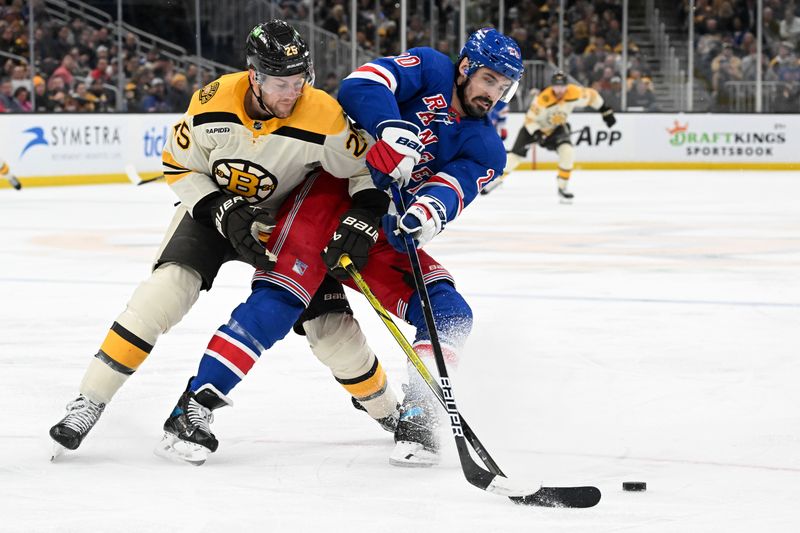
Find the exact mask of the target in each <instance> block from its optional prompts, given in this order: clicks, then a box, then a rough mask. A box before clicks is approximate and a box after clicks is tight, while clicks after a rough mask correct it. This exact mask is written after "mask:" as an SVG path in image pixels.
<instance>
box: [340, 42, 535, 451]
mask: <svg viewBox="0 0 800 533" xmlns="http://www.w3.org/2000/svg"><path fill="white" fill-rule="evenodd" d="M522 72H523V67H522V59H521V54H520V50H519V47H518V46H517V43H516V42H515V41H514V40H513V39H511V38H509V37H506V36H504V35H502V34H501V33H499V32H498V31H496V30H494V29H492V28H484V29H481V30H478V31H477V32H475V33H473V34H472V35H471V36H470V37H469V39H468V40H467V42H466V44H465V45H464V47H463V49H462V50H461V53H460V56H459V60H458V61H457V63H456V64H455V65H453V63H452V61H451V60H450V59H449V58H448V57H447V56H445V55H443V54H441V53H439V52H437V51H435V50H433V49H430V48H424V47H423V48H412V49H410V50H409V51H408V52H407V53H405V54H403V55H400V56H396V57H384V58H380V59H376V60H374V61H371V62H369V63H367V64H365V65H363V66H361V67H360V68H358V69H357V70H356V71H354V72H353V73H352V74H350V75H349V76H348V77H347V78H346V79H345V80H344V81H343V82H342V84H341V87H340V90H339V95H338V99H339V102H340V104H341V105H342V107H343V108H344V110H345V112H346V113H348V115H349V116H350V117H351V118H353V119H354V120H355V121H356V122H357V123H358V125H359V126H360V127H362V128H364V129H365V130H366V131H367V132H368V133H370V134H371V135H372V136H373V137H374V138H375V139H376V140H377V141H376V143H375V145H373V146H372V147H371V148H370V150H369V151H368V152H367V163H368V165H369V166H370V167H371V168H370V170H371V171H372V175H373V181H375V184H376V185H377V186H378V187H379V188H383V189H386V188H387V187H389V185H390V184H391V183H392V182H395V183H397V184H399V185H400V186H401V190H402V194H403V196H404V200H405V203H406V205H408V206H410V207H409V208H408V210H407V212H406V213H405V214H404V215H403V216H402V217H400V216H398V215H396V214H388V215H386V216H384V218H383V231H384V233H385V236H386V239H387V240H388V242H389V244H391V245H392V246H393V247H394V248H395V249H396V250H398V251H400V252H403V253H404V252H405V247H404V244H403V242H404V239H403V235H402V234H403V233H406V234H410V235H411V236H412V237H413V238H414V240H415V242H416V244H417V247H418V248H419V247H422V246H424V245H425V244H427V243H428V242H429V241H430V240H431V239H432V238H434V237H435V236H436V235H437V234H439V233H440V232H441V231H442V230H443V229H444V228H445V226H446V225H447V224H448V223H449V222H451V221H453V220H454V219H455V218H457V217H458V216H459V215H460V214H461V213H462V211H463V210H464V208H465V207H467V206H468V205H469V204H471V203H472V201H473V200H475V198H476V197H477V196H478V194H479V193H480V191H481V190H482V189H483V188H484V187H486V185H487V184H489V183H491V182H492V181H493V180H494V179H496V178H497V177H499V176H500V174H501V173H502V171H503V167H504V166H505V159H506V154H505V148H504V146H503V143H502V141H501V139H500V137H499V136H498V135H497V132H496V131H495V128H494V126H493V124H492V122H491V121H490V119H489V116H488V115H489V113H490V112H491V110H492V109H493V108H494V106H495V105H496V104H498V103H499V102H508V101H509V100H510V99H511V98H512V97H513V95H514V92H515V90H516V88H517V84H518V82H519V79H520V78H521V76H522ZM378 246H379V245H378ZM378 246H376V247H375V248H378ZM422 253H424V252H422ZM425 256H427V254H425ZM433 264H434V265H435V266H436V267H438V268H437V269H436V270H429V268H430V267H428V268H425V266H426V265H425V263H424V261H423V268H424V270H425V275H424V279H425V283H426V285H427V287H428V292H429V294H430V297H431V305H432V308H433V312H434V317H435V322H436V324H437V327H438V328H439V338H440V340H441V341H442V345H443V346H442V348H443V352H444V354H445V357H446V359H447V361H448V363H449V364H455V363H456V362H457V354H458V352H459V351H460V349H461V348H462V347H463V345H464V343H465V341H466V337H467V336H468V334H469V332H470V329H471V326H472V312H471V310H470V308H469V306H468V305H467V303H466V301H465V300H464V298H463V297H462V296H461V294H459V293H458V292H457V291H456V289H455V286H454V281H453V279H452V277H451V276H450V275H449V274H448V273H447V272H446V271H445V270H444V269H443V268H442V267H441V266H440V265H438V263H433ZM329 266H331V265H330V264H329ZM380 267H381V265H380V264H376V262H374V261H373V260H372V259H370V261H369V262H368V263H367V265H366V267H365V269H364V273H365V274H369V273H371V272H370V271H374V269H377V268H380ZM404 267H405V268H404V270H405V273H404V274H405V275H404V276H403V277H400V278H397V281H396V283H403V284H404V285H405V287H404V290H405V292H406V293H407V295H408V296H407V297H405V298H403V299H401V301H400V302H397V306H396V307H395V306H393V305H389V304H393V303H394V302H385V300H388V299H389V298H383V299H382V301H384V302H385V305H386V307H387V308H389V309H391V310H394V311H395V312H396V313H397V314H398V316H400V317H401V318H403V319H404V320H406V321H407V322H409V323H410V324H412V325H414V326H416V328H417V333H416V337H415V340H414V349H415V351H417V353H418V354H419V355H420V356H421V357H422V358H423V360H424V361H425V362H426V365H427V366H428V367H429V368H431V369H434V368H435V365H434V363H433V352H432V349H431V345H430V335H429V332H428V329H427V327H426V325H425V320H424V316H423V312H422V308H421V305H420V299H419V296H418V295H417V293H416V291H415V290H414V289H413V283H410V282H409V281H408V280H409V279H410V278H411V274H410V266H409V264H408V262H407V260H406V261H405V265H404ZM397 289H399V287H396V288H395V290H397ZM373 290H374V292H375V293H376V296H378V297H379V298H381V295H382V293H385V289H384V287H373ZM386 296H389V295H388V294H386ZM408 370H409V383H408V385H407V386H406V387H405V392H406V393H405V397H404V399H403V404H402V406H401V409H400V420H399V423H398V426H397V430H396V431H395V442H396V446H395V449H394V451H393V452H392V455H391V457H390V462H391V463H392V464H395V465H400V466H429V465H432V464H435V463H436V462H437V461H438V451H439V444H438V438H437V433H438V431H437V426H438V416H437V410H438V409H439V408H438V407H437V405H438V404H437V403H436V400H435V399H434V398H433V397H432V396H431V393H430V392H429V390H428V389H427V387H426V385H425V382H424V381H423V380H422V378H421V377H420V375H419V374H418V372H417V371H416V369H415V368H413V366H411V365H410V364H409V368H408Z"/></svg>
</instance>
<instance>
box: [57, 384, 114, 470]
mask: <svg viewBox="0 0 800 533" xmlns="http://www.w3.org/2000/svg"><path fill="white" fill-rule="evenodd" d="M105 408H106V404H104V403H96V402H93V401H92V400H90V399H89V398H87V397H86V396H84V395H83V394H81V395H80V396H78V397H77V398H76V399H74V400H73V401H71V402H69V403H68V404H67V414H66V416H64V418H62V419H61V421H60V422H59V423H58V424H56V425H55V426H53V427H51V428H50V437H51V438H52V439H53V440H54V441H55V447H54V449H53V455H52V456H51V458H50V460H51V461H53V460H55V459H56V458H57V457H58V456H59V455H61V454H62V453H63V452H64V449H65V448H66V449H67V450H77V449H78V446H80V445H81V442H83V439H84V437H86V434H87V433H89V430H91V429H92V428H93V427H94V425H95V424H96V423H97V421H98V420H99V419H100V415H101V414H103V409H105Z"/></svg>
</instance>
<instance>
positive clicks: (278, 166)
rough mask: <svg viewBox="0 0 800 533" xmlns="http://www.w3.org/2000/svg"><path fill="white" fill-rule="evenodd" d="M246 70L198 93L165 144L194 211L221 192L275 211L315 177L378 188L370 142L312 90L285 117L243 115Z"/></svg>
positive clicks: (170, 173)
mask: <svg viewBox="0 0 800 533" xmlns="http://www.w3.org/2000/svg"><path fill="white" fill-rule="evenodd" d="M248 89H249V82H248V73H247V72H239V73H235V74H228V75H226V76H222V77H221V78H219V79H218V80H216V81H214V82H212V83H210V84H209V85H207V86H206V87H204V88H203V89H201V90H199V91H197V92H196V93H195V94H194V95H193V96H192V100H191V103H190V104H189V110H188V111H187V112H186V114H185V115H184V116H183V117H182V118H181V120H180V121H179V122H178V123H177V124H175V126H173V128H172V131H171V132H170V136H169V137H168V139H167V142H166V144H165V146H164V151H163V154H162V164H163V168H164V177H165V178H166V181H167V183H168V184H169V185H170V187H171V188H172V189H173V190H174V191H175V194H177V195H178V197H179V198H180V200H181V203H182V204H183V205H184V206H185V207H186V208H187V209H189V211H190V212H191V211H192V209H193V208H194V206H195V205H196V204H197V202H198V201H199V200H201V199H202V198H203V197H205V196H207V195H209V194H210V193H213V192H215V191H218V190H220V189H222V190H223V191H224V192H226V193H228V194H235V195H239V196H243V197H245V198H247V200H248V201H250V202H251V203H253V204H255V205H257V206H259V207H262V208H265V209H267V210H269V211H276V210H277V208H278V207H279V206H280V205H281V203H283V201H284V200H285V199H286V197H287V196H288V195H289V193H290V192H291V191H292V190H293V189H294V188H295V187H296V186H297V185H298V184H300V183H301V182H302V181H303V180H304V179H305V178H306V176H307V175H308V173H309V172H311V171H312V170H314V169H315V168H317V167H320V166H321V167H322V168H324V169H325V170H326V171H328V172H329V173H331V174H333V175H334V176H336V177H339V178H347V179H350V180H351V182H350V194H351V196H352V195H353V194H355V193H356V192H358V191H360V190H363V189H368V188H373V184H372V179H371V178H370V176H369V171H368V170H367V168H366V166H365V163H364V161H365V155H366V152H367V148H368V147H369V145H370V143H371V142H372V138H371V137H369V136H368V135H367V134H365V133H364V132H362V131H360V130H356V129H355V128H353V127H352V125H351V122H350V121H349V120H348V119H347V117H346V116H345V114H344V112H343V111H342V108H341V107H340V106H339V103H338V102H337V101H336V100H334V99H333V98H332V97H331V96H329V95H328V94H326V93H325V92H323V91H320V90H318V89H314V88H313V87H310V86H307V87H305V88H304V89H303V94H302V96H301V97H300V98H299V99H298V101H297V104H296V105H295V108H294V111H293V112H292V114H291V115H290V116H289V117H288V118H285V119H281V118H272V119H269V120H254V119H252V118H250V117H249V116H248V115H247V113H246V112H245V108H244V101H245V97H246V95H247V91H248Z"/></svg>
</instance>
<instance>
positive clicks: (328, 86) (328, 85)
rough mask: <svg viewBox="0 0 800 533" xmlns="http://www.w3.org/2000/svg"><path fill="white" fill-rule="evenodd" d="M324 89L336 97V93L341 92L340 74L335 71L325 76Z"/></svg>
mask: <svg viewBox="0 0 800 533" xmlns="http://www.w3.org/2000/svg"><path fill="white" fill-rule="evenodd" d="M322 90H323V91H325V92H326V93H328V94H329V95H331V96H333V97H334V98H336V94H337V93H338V92H339V76H337V75H336V73H335V72H331V73H329V74H328V75H327V76H326V77H325V81H324V82H323V84H322Z"/></svg>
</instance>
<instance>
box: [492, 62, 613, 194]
mask: <svg viewBox="0 0 800 533" xmlns="http://www.w3.org/2000/svg"><path fill="white" fill-rule="evenodd" d="M579 107H591V108H592V109H596V110H598V111H600V113H602V115H603V121H604V122H605V123H606V125H607V126H608V127H609V128H610V127H612V126H613V125H614V124H615V123H616V122H617V119H616V118H615V117H614V111H613V110H612V109H611V108H610V107H608V106H607V105H606V104H605V103H604V102H603V97H602V96H600V95H599V94H598V93H597V91H595V90H594V89H590V88H586V87H579V86H578V85H574V84H572V83H569V82H568V80H567V76H566V75H565V74H564V73H563V72H562V71H560V70H559V71H557V72H556V73H555V74H553V77H552V79H551V84H550V87H547V88H546V89H544V90H543V91H542V92H541V93H539V95H538V96H537V97H536V98H534V100H533V102H531V106H530V108H529V109H528V112H527V113H525V123H524V125H523V126H522V128H521V129H520V130H519V134H517V140H516V141H515V142H514V147H513V148H512V149H511V151H510V152H509V153H508V159H507V162H506V168H505V173H508V172H510V171H512V170H514V168H516V166H517V165H518V164H519V163H520V162H521V161H522V160H523V159H524V158H525V155H526V154H527V152H528V147H529V146H530V145H531V144H532V143H537V144H539V145H540V146H541V147H542V148H544V149H546V150H551V151H555V152H556V153H557V154H558V195H559V197H560V198H561V200H562V202H565V203H569V202H571V201H572V198H573V194H572V193H571V192H570V191H569V190H568V184H569V178H570V174H571V173H572V168H573V166H574V164H575V150H574V148H573V146H572V140H571V139H570V133H571V132H570V127H569V123H568V122H567V119H568V118H569V115H570V114H571V113H572V112H573V111H574V110H575V109H576V108H579Z"/></svg>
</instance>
